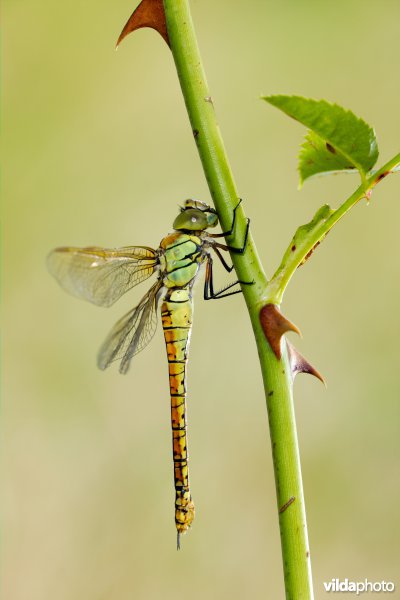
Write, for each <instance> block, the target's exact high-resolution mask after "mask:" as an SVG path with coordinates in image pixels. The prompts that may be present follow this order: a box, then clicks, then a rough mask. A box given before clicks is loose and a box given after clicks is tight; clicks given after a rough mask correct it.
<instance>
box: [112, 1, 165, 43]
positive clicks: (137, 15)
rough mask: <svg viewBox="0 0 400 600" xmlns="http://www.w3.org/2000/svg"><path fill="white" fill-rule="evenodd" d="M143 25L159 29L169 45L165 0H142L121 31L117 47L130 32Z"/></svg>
mask: <svg viewBox="0 0 400 600" xmlns="http://www.w3.org/2000/svg"><path fill="white" fill-rule="evenodd" d="M141 27H151V28H152V29H155V30H156V31H158V33H159V34H160V35H161V36H162V37H163V38H164V40H165V41H166V42H167V44H168V46H169V39H168V32H167V24H166V21H165V13H164V4H163V0H142V2H141V3H140V4H139V6H138V7H137V8H136V9H135V10H134V11H133V13H132V14H131V16H130V17H129V19H128V20H127V22H126V25H125V27H124V28H123V30H122V31H121V35H120V36H119V38H118V41H117V48H118V46H119V45H120V43H121V42H122V40H123V39H124V38H125V37H126V36H127V35H128V33H131V31H135V30H136V29H140V28H141Z"/></svg>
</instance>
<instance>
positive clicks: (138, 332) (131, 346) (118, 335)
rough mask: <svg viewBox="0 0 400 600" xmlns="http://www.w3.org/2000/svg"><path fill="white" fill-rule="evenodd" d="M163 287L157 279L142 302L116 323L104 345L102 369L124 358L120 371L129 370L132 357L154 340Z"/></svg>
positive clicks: (100, 357)
mask: <svg viewBox="0 0 400 600" xmlns="http://www.w3.org/2000/svg"><path fill="white" fill-rule="evenodd" d="M161 287H162V282H161V281H157V282H156V283H155V284H154V285H153V287H151V288H150V290H149V291H148V292H147V294H146V295H145V296H144V297H143V298H142V299H141V301H140V302H139V304H138V305H137V306H136V307H135V308H134V309H133V310H131V311H129V312H128V314H126V315H125V316H124V317H122V319H120V320H119V321H118V322H117V323H116V324H115V325H114V327H113V328H112V330H111V332H110V334H109V336H108V337H107V339H106V341H105V342H104V344H103V345H102V347H101V348H100V352H99V355H98V358H97V365H98V367H99V368H100V369H106V368H107V367H108V366H109V365H110V364H111V363H112V362H113V361H114V360H119V359H122V360H121V364H120V367H119V370H120V372H121V373H126V372H127V371H128V369H129V365H130V361H131V359H132V358H133V357H134V356H135V354H137V353H138V352H140V351H141V350H143V348H144V347H145V346H147V344H148V343H149V342H150V340H151V339H152V337H153V335H154V333H155V331H156V328H157V295H158V292H159V291H160V289H161Z"/></svg>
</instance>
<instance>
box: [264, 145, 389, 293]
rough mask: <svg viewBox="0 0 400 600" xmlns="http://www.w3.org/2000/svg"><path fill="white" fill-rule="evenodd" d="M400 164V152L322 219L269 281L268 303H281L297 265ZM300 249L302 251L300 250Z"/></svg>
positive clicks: (267, 288) (267, 290) (266, 290)
mask: <svg viewBox="0 0 400 600" xmlns="http://www.w3.org/2000/svg"><path fill="white" fill-rule="evenodd" d="M399 164H400V154H396V156H394V157H393V158H392V159H391V160H389V161H388V162H387V163H386V164H385V165H383V167H381V168H380V169H379V170H378V171H376V172H375V173H373V174H372V175H370V176H369V177H366V178H365V181H363V182H362V183H361V185H360V186H359V187H358V188H357V189H356V191H355V192H354V193H353V194H351V196H349V198H347V200H345V202H343V204H341V205H340V206H339V208H337V209H336V210H334V211H333V212H332V214H331V215H330V216H329V217H328V218H327V219H325V220H324V221H322V222H321V223H320V225H319V227H318V228H316V229H314V230H313V232H312V235H310V236H308V237H307V239H306V240H305V243H304V244H302V247H301V248H298V249H297V252H296V254H295V255H293V259H292V260H288V261H287V262H286V263H285V264H284V265H281V266H280V267H279V268H278V270H277V271H276V273H275V274H274V276H273V277H272V279H271V280H270V281H269V282H268V285H267V287H266V289H265V294H264V301H265V302H266V303H272V304H280V303H281V302H282V298H283V294H284V292H285V289H286V287H287V285H288V283H289V281H290V279H291V278H292V276H293V274H294V272H295V271H296V269H297V267H298V266H299V265H300V264H301V263H302V261H303V260H304V258H305V257H306V256H307V254H308V253H309V252H310V251H312V249H313V248H314V247H315V246H316V244H318V243H319V242H320V241H321V240H322V239H323V238H324V237H325V236H326V234H327V233H328V232H329V231H330V230H331V229H332V227H333V226H334V225H336V223H337V222H338V221H339V220H340V219H341V218H342V217H343V216H344V215H345V214H346V213H347V212H348V211H349V210H350V209H351V208H353V206H355V204H357V203H358V202H359V201H360V200H362V199H363V198H367V199H368V200H369V198H370V194H371V192H372V190H373V188H374V187H375V186H376V185H377V184H378V183H379V182H380V181H382V179H384V177H385V176H386V175H389V174H390V173H392V172H393V171H395V170H397V167H398V166H399ZM299 250H300V252H299Z"/></svg>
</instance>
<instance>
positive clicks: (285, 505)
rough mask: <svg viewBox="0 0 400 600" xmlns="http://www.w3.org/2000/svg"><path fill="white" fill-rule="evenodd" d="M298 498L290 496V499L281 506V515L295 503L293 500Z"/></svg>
mask: <svg viewBox="0 0 400 600" xmlns="http://www.w3.org/2000/svg"><path fill="white" fill-rule="evenodd" d="M295 500H296V498H295V497H294V496H291V498H289V500H288V501H287V502H286V503H285V504H284V505H283V506H281V507H280V509H279V514H280V515H281V514H282V513H283V512H285V510H286V509H287V508H288V507H289V506H290V505H291V504H293V502H294V501H295Z"/></svg>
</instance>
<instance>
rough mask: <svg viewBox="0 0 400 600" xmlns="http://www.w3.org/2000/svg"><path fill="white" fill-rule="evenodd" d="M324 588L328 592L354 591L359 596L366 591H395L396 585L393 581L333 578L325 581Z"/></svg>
mask: <svg viewBox="0 0 400 600" xmlns="http://www.w3.org/2000/svg"><path fill="white" fill-rule="evenodd" d="M324 588H325V591H326V592H339V593H340V592H352V593H354V594H356V596H358V595H359V594H364V593H365V592H375V593H376V592H383V593H389V594H390V592H394V590H395V585H394V583H393V581H368V579H364V581H351V580H350V579H347V577H346V579H342V580H341V579H332V580H331V581H328V582H326V581H324Z"/></svg>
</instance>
